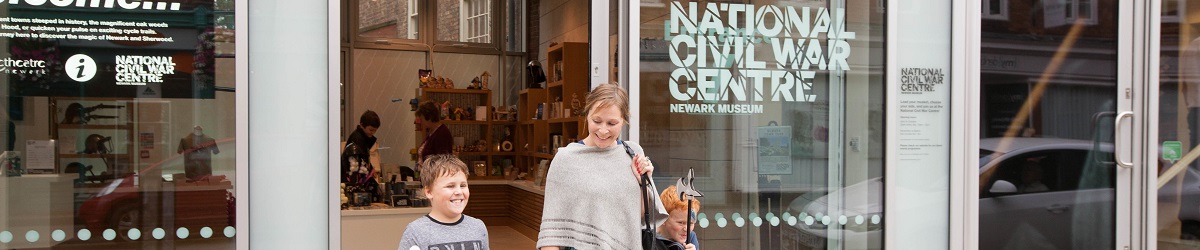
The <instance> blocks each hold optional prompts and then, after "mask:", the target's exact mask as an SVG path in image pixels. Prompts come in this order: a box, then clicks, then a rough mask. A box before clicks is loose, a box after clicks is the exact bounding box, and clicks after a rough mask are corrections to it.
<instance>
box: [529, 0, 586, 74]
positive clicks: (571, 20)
mask: <svg viewBox="0 0 1200 250" xmlns="http://www.w3.org/2000/svg"><path fill="white" fill-rule="evenodd" d="M590 6H591V5H590V4H589V3H588V1H587V0H542V1H541V3H540V5H539V6H538V11H539V13H540V14H541V17H539V18H538V19H539V21H540V23H541V25H540V27H538V32H540V34H539V35H538V39H539V40H540V41H538V55H537V58H538V62H540V63H541V64H542V65H543V68H544V67H545V65H546V53H545V52H546V51H549V49H548V48H550V44H551V43H561V42H581V43H586V42H588V9H589V8H590Z"/></svg>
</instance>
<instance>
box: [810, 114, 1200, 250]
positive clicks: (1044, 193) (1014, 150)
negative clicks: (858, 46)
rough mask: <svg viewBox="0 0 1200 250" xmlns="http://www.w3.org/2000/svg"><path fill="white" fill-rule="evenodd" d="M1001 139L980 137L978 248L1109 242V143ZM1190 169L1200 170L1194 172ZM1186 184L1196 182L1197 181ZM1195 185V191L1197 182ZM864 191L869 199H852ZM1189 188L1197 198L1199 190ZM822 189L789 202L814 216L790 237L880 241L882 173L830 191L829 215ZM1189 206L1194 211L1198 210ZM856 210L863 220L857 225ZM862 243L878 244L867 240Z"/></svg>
mask: <svg viewBox="0 0 1200 250" xmlns="http://www.w3.org/2000/svg"><path fill="white" fill-rule="evenodd" d="M1002 141H1003V139H1002V138H988V139H983V140H981V141H980V143H979V148H980V154H979V156H980V160H979V164H980V166H979V172H980V177H979V178H980V185H981V187H980V195H979V198H980V199H979V223H980V225H982V226H980V229H979V231H980V232H979V234H980V239H979V242H980V243H979V247H980V249H1101V248H1112V247H1110V246H1112V245H1113V244H1114V243H1113V235H1112V234H1113V232H1112V228H1113V221H1114V220H1115V218H1114V212H1115V211H1114V209H1115V206H1116V204H1115V203H1114V202H1113V201H1114V200H1115V193H1114V189H1113V187H1114V181H1115V179H1114V173H1115V172H1114V168H1115V166H1114V164H1113V162H1112V152H1113V147H1112V144H1111V143H1107V142H1096V143H1093V142H1091V141H1087V140H1074V139H1058V138H1009V140H1008V142H1004V143H1007V144H1008V145H1007V146H1006V147H1005V148H1000V147H1001V146H1002V145H1001V143H1002ZM1189 173H1190V174H1193V177H1196V176H1200V175H1195V172H1194V171H1192V170H1189ZM1195 179H1196V178H1193V179H1192V180H1195ZM1190 183H1197V184H1196V185H1194V186H1200V182H1196V181H1190ZM1193 190H1196V191H1200V187H1198V188H1193ZM864 194H866V195H867V196H868V197H866V198H862V197H854V196H861V195H864ZM1190 194H1192V195H1193V196H1196V195H1197V194H1200V192H1190ZM822 195H826V194H809V195H804V196H801V197H799V198H797V199H795V200H793V201H792V202H791V204H790V206H789V209H788V210H789V211H788V212H789V213H790V214H793V215H797V214H798V215H802V216H801V217H805V216H814V218H815V219H816V220H815V221H814V223H811V224H809V223H804V222H801V223H796V224H795V225H794V226H792V227H794V229H796V230H795V231H797V232H796V233H798V234H800V235H798V236H796V237H791V238H797V239H798V240H797V241H798V243H800V244H803V245H807V246H809V247H813V248H824V246H825V243H826V241H827V239H830V240H834V241H840V240H841V239H848V240H850V241H858V240H863V239H867V240H870V241H881V240H882V237H881V236H882V235H881V234H880V229H882V228H884V227H883V226H881V224H882V222H881V221H880V224H874V223H872V222H874V221H872V219H873V218H876V217H877V216H882V212H883V206H882V205H881V204H883V203H882V202H881V201H882V200H881V199H882V198H881V197H882V196H883V182H882V178H872V179H869V180H867V181H865V182H861V183H857V184H854V185H850V186H847V187H845V188H844V189H840V190H835V191H834V192H832V193H831V194H828V195H829V196H834V197H843V202H842V204H841V207H842V208H841V209H838V210H840V211H837V212H835V213H834V214H833V215H830V213H828V212H827V209H828V208H829V207H830V206H829V204H828V202H827V201H826V200H827V197H828V196H822ZM947 195H948V194H947ZM1160 195H1171V194H1160ZM817 196H819V197H817ZM814 197H815V198H814ZM1192 207H1193V208H1200V206H1192ZM1193 210H1197V214H1200V209H1193ZM1183 214H1185V213H1182V212H1181V216H1180V217H1181V218H1182V217H1184V216H1183ZM816 215H820V216H816ZM843 215H844V216H846V217H847V218H850V219H849V220H850V221H851V222H850V223H845V225H844V226H843V225H839V224H841V223H840V222H839V221H838V218H840V217H841V216H843ZM825 216H829V217H834V218H835V219H833V220H832V223H830V224H833V225H837V226H828V225H826V224H825V223H821V220H820V219H821V217H825ZM859 216H862V218H864V223H857V221H856V220H857V218H859ZM1193 218H1195V217H1193ZM801 219H803V218H801ZM1197 225H1200V224H1197ZM831 228H832V229H834V230H838V233H837V234H832V235H833V236H834V237H829V235H831V234H829V233H828V232H829V231H828V230H830V229H831ZM831 238H832V239H831ZM868 248H877V247H876V244H869V245H868Z"/></svg>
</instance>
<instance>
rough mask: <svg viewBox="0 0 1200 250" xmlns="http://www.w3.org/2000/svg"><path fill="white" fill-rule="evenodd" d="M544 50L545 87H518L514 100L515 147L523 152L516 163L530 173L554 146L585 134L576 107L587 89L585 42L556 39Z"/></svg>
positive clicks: (534, 173)
mask: <svg viewBox="0 0 1200 250" xmlns="http://www.w3.org/2000/svg"><path fill="white" fill-rule="evenodd" d="M546 53H547V60H546V65H547V66H546V67H545V68H546V69H547V71H548V72H547V77H546V78H547V83H546V88H542V89H525V90H522V91H521V92H520V94H519V95H520V96H519V97H518V101H517V106H518V114H519V115H520V116H519V117H518V120H519V121H518V122H517V135H518V137H519V139H517V144H518V146H517V148H518V150H520V151H522V152H524V153H523V154H521V155H520V156H518V158H517V165H518V166H519V167H520V168H522V169H523V170H525V171H526V172H528V173H530V174H531V176H537V175H538V174H540V173H538V172H537V171H538V163H539V162H540V161H541V160H552V159H553V158H554V154H555V152H556V151H557V149H558V147H564V146H566V145H567V144H568V143H572V142H575V141H579V140H581V139H583V138H584V137H587V123H585V122H583V115H582V112H578V110H579V109H581V107H582V106H583V104H585V103H586V98H587V94H588V90H589V89H590V88H589V87H588V86H589V84H588V72H587V60H588V44H587V43H559V44H556V45H553V46H550V48H549V49H548V50H547V52H546ZM573 104H574V105H573ZM547 164H549V163H547ZM530 179H533V177H530Z"/></svg>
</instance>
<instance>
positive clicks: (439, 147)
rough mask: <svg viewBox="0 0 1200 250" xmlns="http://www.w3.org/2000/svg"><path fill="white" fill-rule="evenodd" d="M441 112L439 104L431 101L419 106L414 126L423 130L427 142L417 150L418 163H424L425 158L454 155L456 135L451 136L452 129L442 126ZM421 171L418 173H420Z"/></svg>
mask: <svg viewBox="0 0 1200 250" xmlns="http://www.w3.org/2000/svg"><path fill="white" fill-rule="evenodd" d="M439 110H440V109H439V108H438V106H437V104H434V103H433V102H431V101H425V102H423V103H421V105H420V106H417V117H416V119H414V121H413V124H416V125H417V127H418V128H421V131H425V141H424V142H422V143H421V147H420V148H419V149H417V162H424V161H425V156H430V155H438V154H452V153H453V152H452V149H453V147H454V135H452V134H450V128H448V127H446V125H445V124H442V115H441V112H440V111H439ZM419 169H420V168H418V171H420V170H419Z"/></svg>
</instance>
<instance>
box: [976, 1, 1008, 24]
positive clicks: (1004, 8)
mask: <svg viewBox="0 0 1200 250" xmlns="http://www.w3.org/2000/svg"><path fill="white" fill-rule="evenodd" d="M993 1H998V2H1000V9H999V10H998V11H999V13H1000V14H990V13H992V12H993V9H992V5H991V4H990V3H991V2H993ZM981 3H983V4H982V5H981V6H980V7H981V8H982V9H983V10H982V12H980V13H981V14H982V15H983V19H988V20H1008V0H982V1H981Z"/></svg>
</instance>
